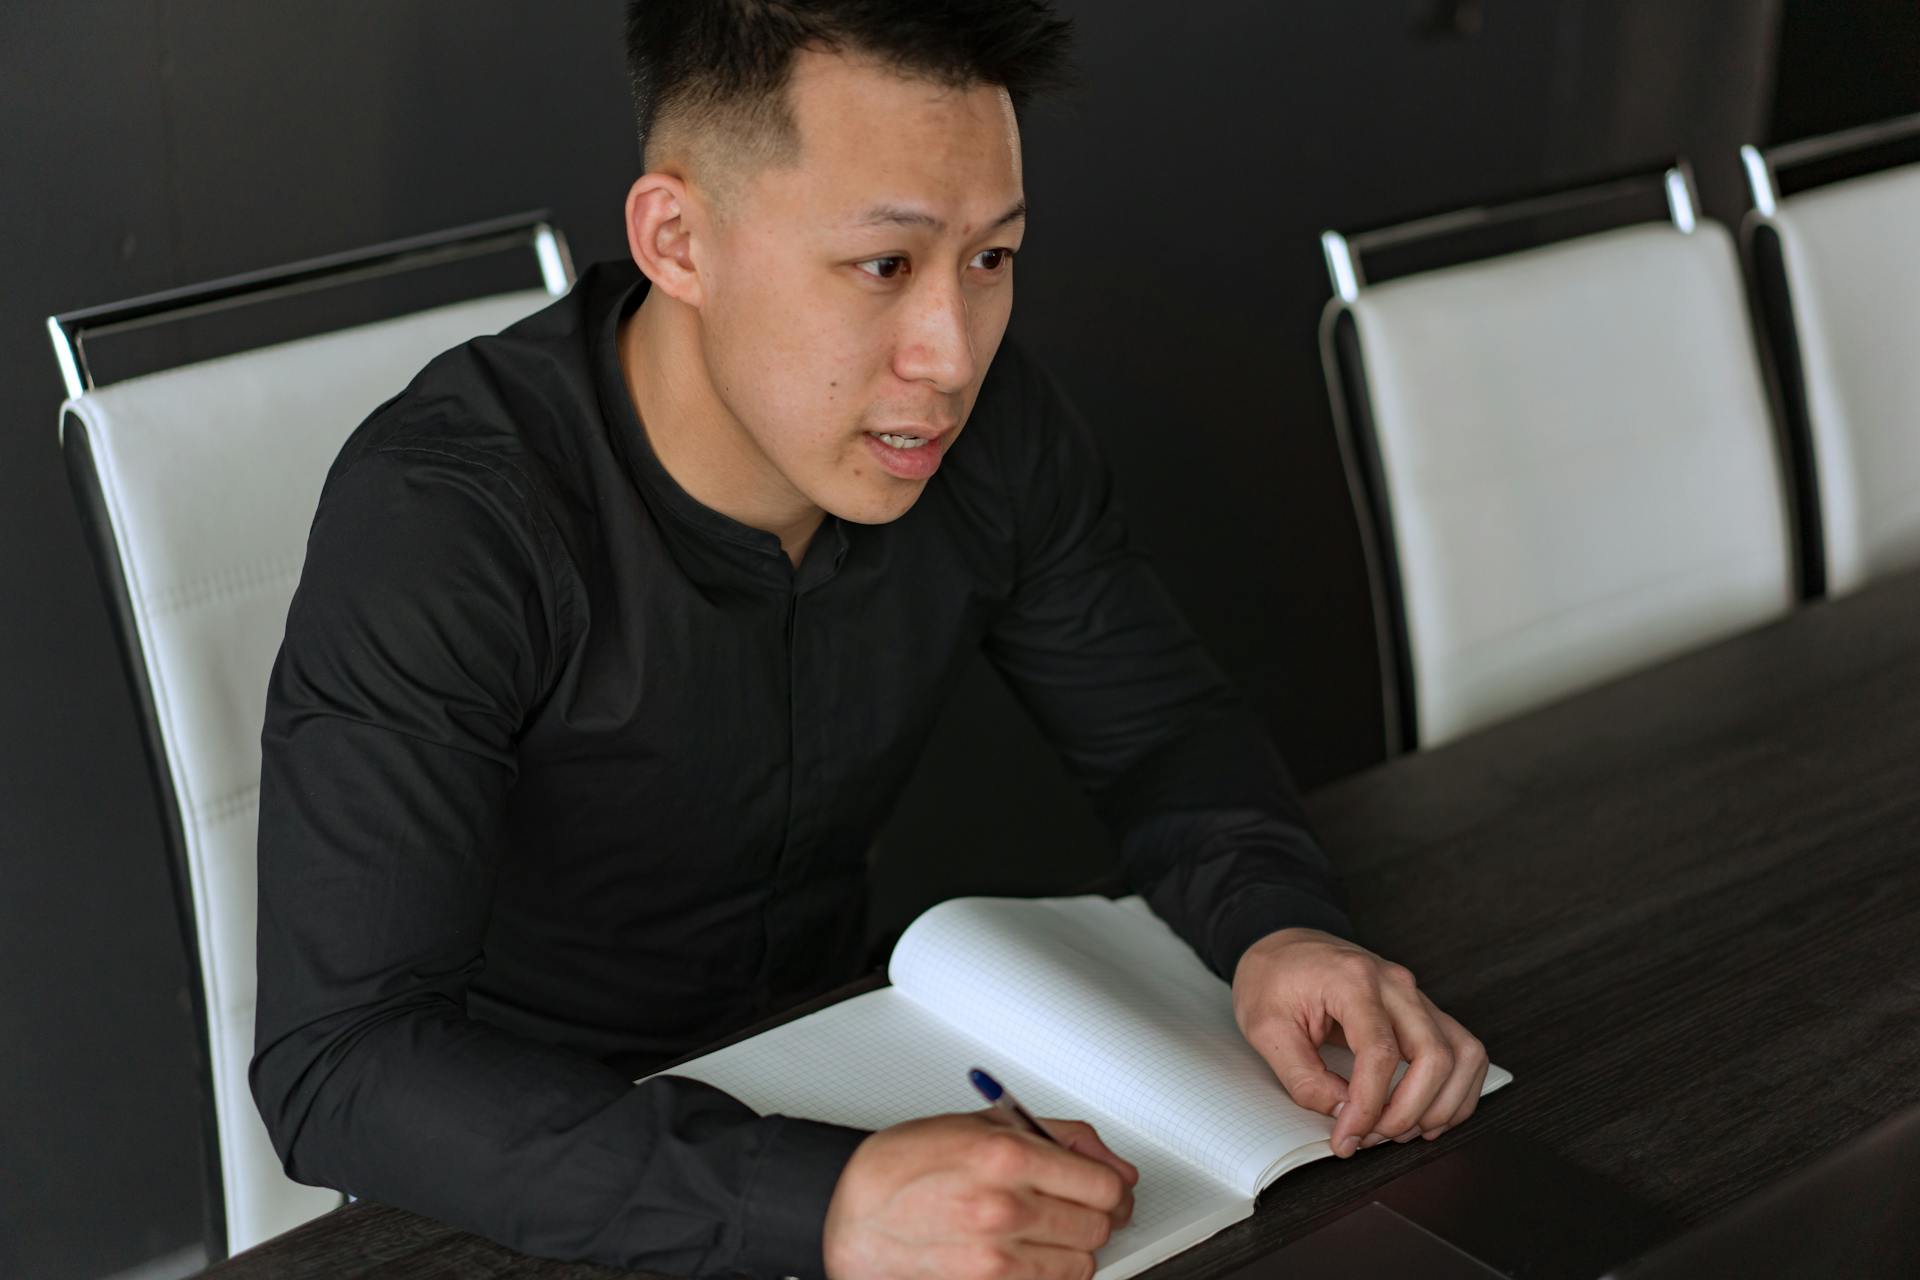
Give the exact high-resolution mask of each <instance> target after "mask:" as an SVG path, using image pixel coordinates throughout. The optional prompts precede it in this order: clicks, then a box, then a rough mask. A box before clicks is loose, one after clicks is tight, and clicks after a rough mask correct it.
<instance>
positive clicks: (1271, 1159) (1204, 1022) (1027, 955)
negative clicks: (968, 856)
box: [888, 896, 1511, 1196]
mask: <svg viewBox="0 0 1920 1280" xmlns="http://www.w3.org/2000/svg"><path fill="white" fill-rule="evenodd" d="M888 971H889V975H890V976H891V977H892V979H893V982H894V984H895V986H896V987H897V988H898V989H900V990H901V991H904V992H906V993H907V994H908V995H910V996H912V997H913V998H914V999H915V1000H917V1001H918V1002H920V1003H921V1004H923V1005H925V1006H926V1007H927V1008H928V1009H929V1010H931V1011H932V1012H934V1013H935V1014H937V1015H938V1016H939V1017H940V1018H941V1019H943V1020H945V1021H946V1022H948V1023H950V1024H951V1025H953V1026H955V1027H957V1028H960V1029H962V1030H973V1031H975V1032H977V1033H979V1034H981V1035H983V1036H986V1037H990V1038H991V1039H992V1041H993V1043H994V1045H995V1047H996V1048H997V1049H999V1050H1001V1051H1002V1052H1004V1053H1005V1054H1006V1055H1007V1056H1008V1057H1010V1058H1014V1059H1017V1060H1019V1061H1020V1062H1022V1063H1025V1064H1027V1065H1028V1066H1029V1067H1031V1068H1033V1069H1035V1070H1036V1071H1038V1072H1039V1073H1040V1074H1042V1075H1045V1076H1046V1077H1048V1078H1049V1079H1051V1080H1052V1081H1053V1082H1055V1083H1056V1084H1058V1085H1059V1086H1061V1087H1062V1088H1063V1089H1065V1090H1066V1091H1068V1092H1069V1093H1071V1094H1073V1095H1076V1096H1078V1097H1080V1098H1082V1099H1085V1100H1086V1101H1087V1102H1088V1103H1089V1104H1093V1105H1097V1106H1099V1107H1100V1108H1101V1109H1102V1110H1105V1111H1107V1112H1108V1113H1109V1114H1111V1115H1113V1116H1114V1117H1115V1118H1116V1119H1118V1120H1119V1121H1120V1122H1121V1123H1122V1124H1125V1125H1127V1126H1128V1127H1130V1128H1133V1129H1137V1130H1139V1131H1140V1132H1141V1133H1143V1134H1145V1135H1146V1136H1148V1137H1149V1138H1151V1139H1153V1140H1154V1141H1156V1142H1158V1143H1160V1144H1161V1145H1163V1146H1165V1147H1167V1148H1168V1149H1170V1150H1172V1151H1173V1152H1174V1153H1175V1154H1176V1155H1179V1156H1181V1157H1182V1158H1184V1159H1186V1160H1189V1161H1191V1162H1193V1163H1194V1164H1197V1165H1199V1166H1200V1167H1202V1168H1204V1169H1207V1170H1209V1171H1211V1172H1212V1173H1213V1174H1214V1175H1215V1176H1216V1177H1219V1178H1221V1179H1223V1180H1225V1181H1226V1182H1227V1183H1228V1184H1229V1185H1231V1186H1233V1187H1235V1188H1237V1189H1238V1190H1240V1191H1242V1192H1244V1193H1245V1194H1246V1195H1249V1196H1252V1195H1254V1194H1256V1193H1257V1192H1258V1191H1259V1190H1260V1189H1261V1188H1262V1187H1263V1186H1265V1185H1266V1184H1267V1183H1268V1182H1269V1181H1271V1180H1272V1179H1273V1178H1275V1177H1277V1176H1279V1174H1281V1173H1283V1172H1285V1171H1286V1170H1287V1169H1289V1168H1292V1167H1294V1166H1295V1165H1297V1164H1300V1163H1303V1162H1305V1161H1307V1160H1311V1159H1316V1158H1318V1157H1320V1156H1324V1155H1331V1154H1332V1152H1331V1150H1330V1149H1329V1147H1328V1145H1327V1139H1328V1138H1329V1137H1330V1136H1331V1135H1332V1132H1333V1121H1332V1120H1331V1119H1330V1118H1329V1117H1326V1116H1323V1115H1320V1114H1319V1113H1318V1112H1314V1111H1309V1110H1307V1109H1305V1108H1304V1107H1299V1106H1296V1105H1295V1104H1294V1102H1293V1101H1292V1099H1290V1098H1289V1097H1288V1096H1287V1094H1286V1091H1285V1090H1284V1089H1282V1088H1281V1086H1280V1083H1279V1081H1277V1080H1276V1079H1275V1078H1274V1075H1273V1072H1272V1070H1271V1069H1270V1068H1269V1067H1268V1066H1267V1064H1266V1062H1265V1061H1264V1060H1263V1059H1262V1058H1261V1057H1260V1056H1259V1054H1257V1053H1255V1052H1254V1050H1253V1049H1252V1048H1251V1047H1250V1046H1249V1045H1248V1044H1247V1042H1246V1040H1245V1039H1244V1038H1243V1037H1242V1036H1241V1034H1240V1029H1239V1026H1238V1025H1237V1024H1236V1023H1235V1022H1234V1020H1233V1003H1232V996H1231V993H1230V991H1229V989H1228V987H1227V984H1226V983H1224V982H1222V981H1221V980H1220V979H1218V978H1216V977H1214V976H1213V974H1212V973H1211V972H1209V971H1208V970H1207V968H1206V966H1205V965H1204V964H1203V963H1202V962H1201V961H1200V959H1199V957H1197V956H1195V955H1194V954H1193V952H1192V950H1191V949H1189V948H1188V947H1187V945H1186V944H1185V943H1184V942H1182V941H1181V940H1180V939H1179V938H1178V937H1177V936H1176V935H1175V934H1174V933H1173V931H1172V930H1171V929H1169V928H1168V927H1167V926H1166V925H1165V924H1164V923H1163V922H1162V921H1161V920H1160V919H1159V918H1158V917H1157V916H1155V915H1154V914H1153V913H1152V912H1151V910H1150V909H1148V907H1147V906H1146V904H1145V903H1144V902H1143V901H1141V900H1140V899H1139V898H1129V899H1126V900H1124V901H1122V902H1113V901H1111V900H1109V899H1106V898H1100V897H1091V896H1089V897H1080V898H1049V899H1033V900H1021V899H1011V898H958V899H954V900H952V901H950V902H944V903H941V904H940V905H939V906H937V907H934V908H932V909H931V910H929V911H927V912H926V913H924V914H923V915H922V916H921V917H920V918H919V919H918V920H916V921H915V922H914V923H913V925H912V926H911V927H910V928H909V929H908V930H907V932H906V933H905V934H904V935H902V937H901V939H900V942H899V944H898V945H897V946H896V947H895V948H894V953H893V959H892V961H891V963H890V964H889V966H888ZM989 1029H990V1030H989ZM1343 1053H1344V1051H1342V1050H1338V1049H1331V1048H1330V1049H1328V1050H1325V1051H1323V1054H1322V1056H1323V1057H1325V1058H1327V1059H1328V1060H1329V1063H1330V1065H1335V1069H1336V1070H1337V1069H1339V1065H1344V1066H1345V1067H1346V1069H1347V1071H1350V1070H1351V1066H1352V1062H1351V1059H1350V1058H1346V1059H1344V1063H1342V1054H1343ZM1347 1071H1343V1072H1342V1074H1346V1073H1347ZM1495 1071H1497V1068H1496V1069H1495ZM1500 1077H1505V1079H1511V1077H1508V1076H1505V1073H1504V1072H1499V1073H1498V1075H1496V1074H1495V1072H1494V1071H1490V1072H1489V1076H1488V1087H1489V1088H1493V1087H1497V1085H1498V1084H1499V1083H1505V1079H1501V1078H1500Z"/></svg>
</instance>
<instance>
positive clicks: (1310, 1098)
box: [1247, 1018, 1347, 1115]
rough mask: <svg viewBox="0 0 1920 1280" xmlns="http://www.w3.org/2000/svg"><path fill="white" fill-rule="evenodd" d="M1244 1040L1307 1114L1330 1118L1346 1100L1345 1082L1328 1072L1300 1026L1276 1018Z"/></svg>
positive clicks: (1288, 1094)
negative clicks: (1328, 1116)
mask: <svg viewBox="0 0 1920 1280" xmlns="http://www.w3.org/2000/svg"><path fill="white" fill-rule="evenodd" d="M1247 1039H1248V1041H1249V1043H1251V1044H1252V1045H1253V1047H1254V1048H1255V1049H1257V1050H1259V1052H1260V1056H1261V1057H1262V1058H1265V1059H1266V1060H1267V1065H1268V1066H1269V1067H1271V1068H1273V1075H1274V1079H1276V1080H1278V1081H1279V1082H1280V1087H1281V1088H1283V1089H1285V1090H1286V1091H1287V1096H1288V1097H1290V1098H1292V1099H1293V1100H1294V1101H1295V1102H1296V1103H1298V1104H1299V1105H1301V1106H1303V1107H1305V1108H1306V1109H1307V1110H1309V1111H1318V1112H1319V1113H1320V1114H1321V1115H1332V1114H1333V1109H1334V1108H1335V1107H1337V1106H1339V1105H1340V1104H1341V1103H1343V1102H1345V1101H1346V1100H1347V1082H1346V1081H1345V1080H1342V1079H1341V1078H1340V1077H1339V1076H1338V1075H1336V1074H1334V1073H1333V1072H1331V1071H1329V1070H1327V1064H1326V1063H1325V1062H1323V1061H1321V1059H1320V1050H1319V1049H1318V1048H1317V1047H1316V1046H1315V1045H1314V1043H1313V1041H1312V1040H1311V1039H1309V1038H1308V1036H1307V1033H1306V1030H1305V1029H1304V1028H1302V1027H1301V1026H1300V1024H1299V1023H1297V1022H1292V1021H1289V1020H1287V1019H1284V1018H1275V1019H1272V1020H1271V1021H1268V1022H1262V1023H1260V1024H1259V1025H1258V1026H1257V1027H1256V1029H1255V1030H1254V1031H1253V1032H1251V1033H1250V1034H1249V1035H1248V1037H1247Z"/></svg>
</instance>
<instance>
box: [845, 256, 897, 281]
mask: <svg viewBox="0 0 1920 1280" xmlns="http://www.w3.org/2000/svg"><path fill="white" fill-rule="evenodd" d="M853 265H854V266H856V267H859V268H860V269H861V270H862V271H864V272H866V273H867V274H868V275H870V276H872V277H874V278H875V279H877V280H892V279H893V278H895V277H896V276H898V275H899V274H900V273H901V272H902V271H905V270H906V269H907V260H906V259H905V258H899V257H893V258H868V259H867V260H866V261H865V262H856V263H854V264H853Z"/></svg>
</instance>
